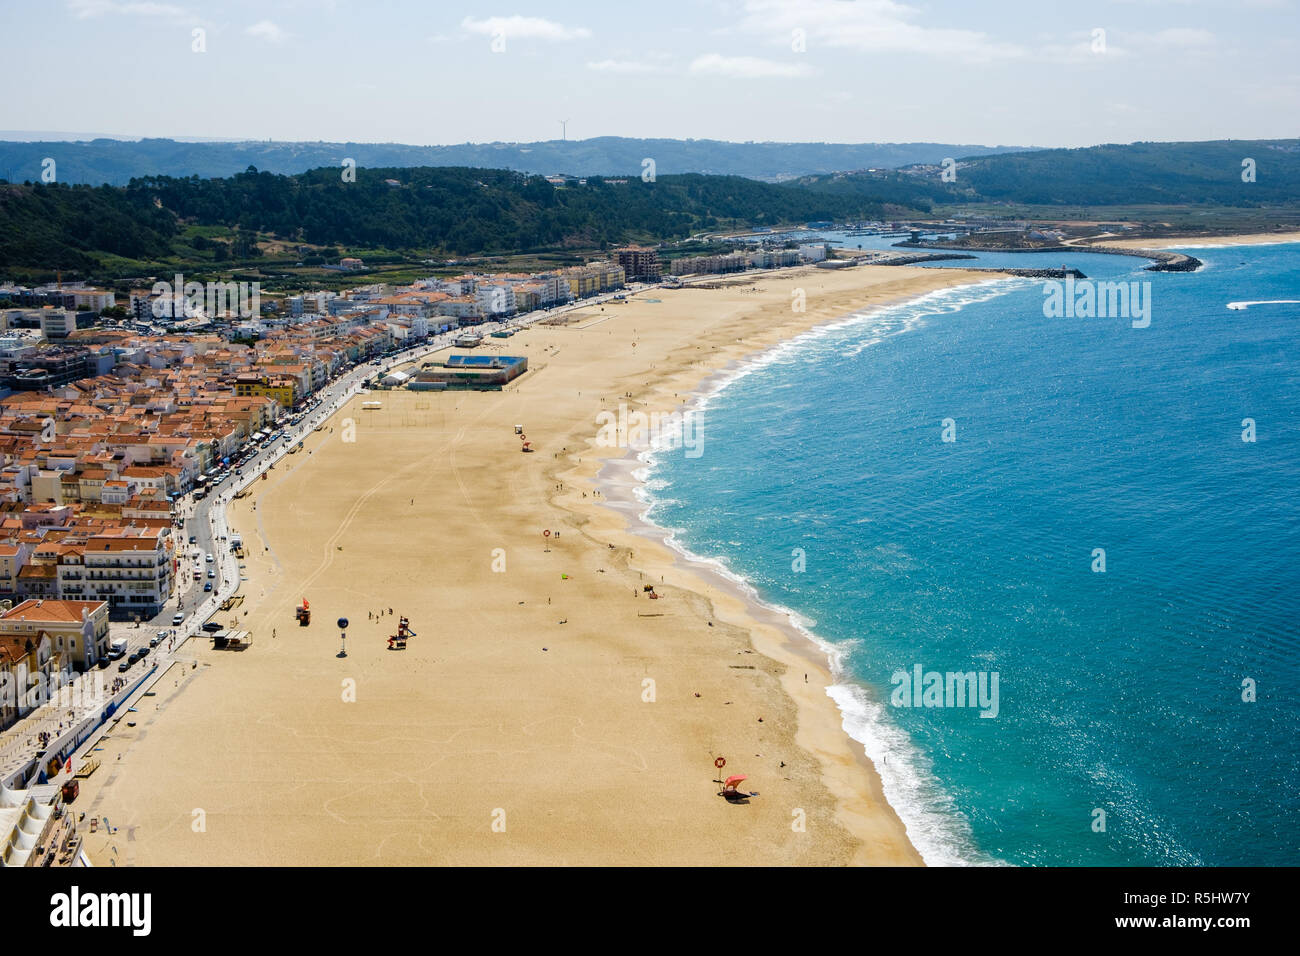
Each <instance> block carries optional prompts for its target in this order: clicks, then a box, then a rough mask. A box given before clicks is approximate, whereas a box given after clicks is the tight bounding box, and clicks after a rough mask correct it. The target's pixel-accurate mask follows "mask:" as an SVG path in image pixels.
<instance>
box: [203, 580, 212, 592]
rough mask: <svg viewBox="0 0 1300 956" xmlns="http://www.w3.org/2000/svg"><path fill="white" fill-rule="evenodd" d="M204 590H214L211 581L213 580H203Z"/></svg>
mask: <svg viewBox="0 0 1300 956" xmlns="http://www.w3.org/2000/svg"><path fill="white" fill-rule="evenodd" d="M203 590H204V591H205V592H206V591H211V590H212V582H211V581H204V582H203Z"/></svg>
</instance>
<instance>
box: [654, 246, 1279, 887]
mask: <svg viewBox="0 0 1300 956" xmlns="http://www.w3.org/2000/svg"><path fill="white" fill-rule="evenodd" d="M1194 254H1195V255H1197V256H1198V257H1200V258H1202V259H1203V260H1205V262H1206V268H1205V269H1203V270H1202V271H1200V272H1198V273H1195V274H1182V275H1180V274H1159V273H1147V272H1143V271H1141V270H1142V266H1144V265H1145V264H1146V263H1145V261H1144V260H1137V259H1130V258H1127V257H1111V256H1089V255H1086V254H1082V255H1078V256H1076V257H1073V258H1072V259H1071V260H1070V264H1075V265H1078V266H1079V268H1081V269H1082V270H1083V271H1084V272H1086V273H1087V274H1088V275H1089V276H1091V277H1096V278H1098V279H1123V280H1125V281H1129V280H1136V281H1139V282H1150V283H1151V286H1150V294H1151V301H1152V313H1151V323H1150V326H1149V327H1148V328H1133V327H1132V324H1131V321H1130V320H1129V319H1128V318H1045V317H1044V314H1043V307H1042V304H1043V298H1044V297H1043V285H1042V283H1041V282H1035V281H1032V280H1023V279H1012V280H1001V281H998V282H993V283H989V284H983V285H980V286H976V287H967V288H963V289H958V290H950V291H946V292H943V293H939V294H936V295H932V296H928V297H926V298H925V299H924V300H921V301H919V302H917V303H912V304H910V305H907V306H902V307H896V308H891V309H888V310H886V311H883V312H879V313H876V314H873V315H869V316H864V317H858V318H851V319H849V320H847V321H845V322H844V323H841V324H840V325H838V326H837V327H834V328H830V329H825V330H820V331H819V332H817V333H814V334H810V335H808V336H805V337H803V338H801V339H799V340H796V341H795V342H793V343H787V344H786V345H785V346H783V347H782V348H781V349H779V350H777V351H775V352H772V353H769V354H768V355H766V356H764V357H763V358H761V359H760V360H757V361H756V362H754V363H752V364H751V365H749V366H747V367H746V368H744V369H742V370H739V371H738V372H736V373H735V374H734V375H733V376H732V377H731V378H730V380H729V381H728V383H727V384H725V385H724V386H723V387H721V388H720V390H718V391H716V393H714V394H712V395H710V396H708V397H706V398H705V399H704V400H703V406H702V426H701V433H702V437H703V454H702V455H701V456H700V457H698V458H690V457H686V456H684V455H683V454H682V453H681V452H680V451H676V452H672V451H664V452H661V453H659V454H657V455H656V456H654V457H652V458H651V462H652V463H651V467H650V469H649V482H648V485H647V487H648V489H649V493H650V496H651V501H652V502H653V504H652V506H651V509H650V513H649V516H650V518H651V519H652V520H654V521H655V522H657V523H658V524H660V525H662V526H664V527H666V528H670V529H672V530H673V531H674V537H675V541H676V543H677V544H678V545H679V546H680V547H682V548H683V549H684V550H686V551H688V552H689V553H691V554H694V555H697V556H700V557H703V558H707V559H715V560H717V561H718V562H719V563H721V564H722V565H723V566H725V567H726V568H727V569H729V571H730V572H732V573H733V574H735V575H737V576H738V577H740V578H742V579H744V580H745V581H747V582H748V583H749V584H750V585H752V586H753V587H754V588H755V589H756V591H757V593H758V595H759V596H760V597H761V598H762V599H763V600H764V601H767V602H769V603H771V604H774V605H777V606H780V607H784V608H787V609H789V610H791V611H792V612H793V613H794V614H795V615H796V619H797V620H799V621H800V622H801V623H802V624H803V625H804V626H805V627H806V628H807V629H808V631H809V632H810V634H811V635H815V638H816V639H817V640H819V641H821V642H823V644H824V645H825V646H826V647H827V648H828V650H829V651H831V652H832V654H833V657H834V659H835V663H836V669H837V671H836V672H837V683H836V685H835V686H834V687H832V688H831V689H830V693H831V695H832V696H833V697H835V699H836V700H837V701H838V702H839V703H840V706H841V709H842V711H843V713H844V719H845V727H846V729H847V730H848V731H849V732H850V733H851V734H852V735H853V736H854V737H855V738H857V739H858V740H860V741H862V743H863V744H864V746H865V747H866V750H867V752H868V754H870V755H871V756H872V757H873V759H874V760H875V762H876V764H877V767H878V768H880V770H881V772H882V777H883V778H884V780H885V786H886V793H887V795H888V796H889V798H890V802H891V803H892V804H893V805H894V806H895V807H896V808H897V809H898V811H899V813H900V816H901V817H902V818H903V820H904V823H905V824H906V825H907V827H908V830H909V834H910V836H911V838H912V840H913V842H914V843H915V844H916V845H917V847H918V849H919V850H920V851H921V853H922V855H923V856H924V857H925V858H926V860H927V861H928V862H931V863H959V862H966V863H990V862H1002V863H1009V864H1018V865H1023V864H1058V865H1073V864H1094V865H1164V864H1210V865H1247V866H1249V865H1263V864H1296V863H1300V850H1298V847H1300V737H1298V735H1297V731H1298V730H1300V698H1298V696H1297V689H1300V638H1298V637H1297V625H1298V624H1300V588H1298V585H1300V493H1298V492H1300V488H1298V487H1297V486H1298V485H1300V414H1298V413H1300V354H1298V352H1300V350H1298V348H1297V335H1298V333H1300V306H1295V305H1262V306H1255V307H1252V308H1250V309H1248V310H1246V311H1230V310H1227V309H1226V308H1225V306H1226V304H1227V303H1228V302H1230V301H1240V300H1261V299H1275V298H1276V299H1295V298H1300V294H1297V293H1300V245H1295V244H1293V245H1287V246H1257V247H1246V248H1237V249H1226V250H1198V251H1196V252H1195V253H1194ZM1024 258H1026V259H1028V260H1030V264H1031V265H1033V264H1038V263H1040V262H1042V260H1041V257H1038V256H1028V257H1024ZM1076 260H1077V261H1076ZM1053 264H1055V263H1053ZM1247 418H1250V419H1254V420H1255V423H1256V426H1255V427H1256V441H1254V442H1245V441H1243V440H1242V433H1243V425H1242V422H1243V419H1247ZM945 419H951V420H952V424H953V427H954V428H955V438H956V440H955V441H951V442H945V441H943V440H942V439H943V422H944V420H945ZM1094 549H1104V551H1105V570H1104V571H1101V570H1094V568H1095V567H1097V560H1096V557H1095V550H1094ZM800 552H802V569H798V566H799V565H800V563H801V562H800ZM918 664H919V665H921V667H922V669H923V670H924V671H939V672H948V671H954V672H969V671H974V672H977V673H979V672H983V673H985V674H986V675H991V674H993V673H996V674H997V675H998V681H999V683H998V711H997V716H996V717H992V718H983V717H981V716H980V711H979V710H978V709H976V708H972V707H955V706H948V707H910V708H905V707H901V706H895V705H894V704H893V703H891V694H892V692H893V691H894V689H895V683H896V682H895V675H896V674H897V673H898V672H900V671H903V672H907V673H911V672H912V670H913V668H914V667H915V666H916V665H918ZM1246 679H1250V680H1253V681H1255V682H1256V686H1257V691H1256V693H1257V700H1256V701H1254V702H1245V701H1243V699H1242V697H1243V680H1246ZM1098 811H1104V814H1105V829H1104V832H1101V831H1099V830H1098V829H1097V821H1098V820H1099V819H1100V818H1099V815H1098Z"/></svg>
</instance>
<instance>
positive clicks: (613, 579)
mask: <svg viewBox="0 0 1300 956" xmlns="http://www.w3.org/2000/svg"><path fill="white" fill-rule="evenodd" d="M988 280H989V277H988V275H987V274H978V273H971V272H964V271H960V270H955V269H943V270H937V269H922V268H899V267H894V268H890V267H858V268H854V269H847V270H840V271H833V270H820V269H811V268H805V269H794V270H783V271H780V272H772V273H765V274H760V275H757V276H744V277H735V278H732V279H730V280H725V281H721V282H719V283H716V284H715V285H716V286H718V287H715V288H686V289H681V290H655V291H652V292H648V293H642V294H639V295H637V296H634V297H632V298H631V299H630V300H629V301H628V302H627V303H626V304H608V305H605V306H604V307H603V308H602V307H601V306H593V307H590V308H586V309H583V310H581V311H580V312H578V313H575V314H574V320H573V321H572V322H571V323H570V324H568V325H565V326H562V327H560V326H553V327H547V326H540V325H539V326H534V327H532V328H531V329H529V330H527V331H523V332H521V333H519V334H518V335H516V336H515V337H514V338H512V339H508V340H497V339H489V340H488V343H489V344H488V345H485V346H484V350H495V351H499V352H503V353H506V354H521V355H526V356H527V357H528V360H529V363H530V367H529V370H528V372H527V373H525V374H524V375H523V376H522V377H521V378H519V379H518V380H516V381H515V382H514V383H512V384H511V385H509V386H508V387H507V388H506V389H504V390H503V391H500V392H486V393H469V392H443V393H417V392H405V391H392V392H382V393H377V394H373V395H369V396H366V398H369V399H378V400H380V401H382V403H383V407H382V408H381V409H378V410H362V409H361V399H359V398H358V399H354V400H353V401H352V402H351V403H349V404H348V405H347V406H346V407H345V408H344V409H342V410H340V412H339V413H337V414H336V415H335V416H334V417H333V418H332V419H331V420H330V422H329V424H328V425H327V426H326V427H325V428H324V429H323V430H321V431H318V432H316V433H313V434H312V435H311V436H310V437H309V438H308V439H307V441H306V444H305V448H304V449H303V451H302V453H299V454H296V455H291V456H287V457H286V458H285V459H284V460H283V461H282V463H281V464H279V465H278V466H277V467H276V468H275V469H274V470H272V471H271V472H270V473H269V476H268V478H267V480H265V481H258V482H256V484H255V485H254V486H253V487H252V489H251V492H250V494H249V495H248V496H246V497H244V498H242V499H240V500H237V501H235V502H234V503H233V505H232V506H231V507H230V510H229V515H230V524H231V527H232V528H233V529H236V530H238V531H239V532H241V534H242V535H243V537H244V540H245V542H246V545H247V548H248V559H247V562H246V568H245V570H244V575H245V577H246V580H245V581H244V582H243V584H242V587H241V590H240V593H241V594H242V595H243V597H244V600H243V603H242V604H241V605H240V606H239V607H238V608H236V609H235V610H234V611H233V612H228V613H223V614H220V615H218V620H222V621H223V622H233V621H237V623H238V625H239V626H240V627H241V628H247V629H248V630H250V631H251V632H252V633H253V635H254V643H253V645H252V647H251V648H249V649H247V650H245V651H242V652H230V651H214V650H212V649H211V648H209V647H207V646H206V644H205V643H204V642H195V641H192V642H191V643H190V644H189V645H187V646H186V648H185V649H184V652H183V653H182V657H185V658H186V659H187V660H186V661H184V662H182V663H180V664H177V665H174V666H173V668H172V671H171V672H169V673H168V674H166V675H165V676H164V677H163V679H162V680H161V681H159V683H158V685H157V687H156V691H157V694H156V696H154V697H150V698H146V699H144V700H143V701H141V702H140V703H139V705H138V712H137V713H136V714H135V715H133V716H134V719H135V722H136V724H137V726H136V727H134V728H128V727H126V726H125V723H120V724H119V725H118V727H117V729H116V730H115V731H114V732H113V733H112V735H111V736H110V737H109V738H108V739H107V740H106V741H105V742H104V748H105V749H104V751H103V752H102V753H101V759H102V760H103V761H104V765H105V766H104V771H101V772H100V773H99V774H96V776H95V778H92V779H91V780H89V781H88V782H87V786H85V787H83V791H82V794H83V795H82V798H81V799H82V800H83V801H84V806H85V807H87V808H90V809H92V810H93V813H94V814H95V815H97V816H100V817H108V818H109V821H110V823H111V824H112V826H113V827H114V828H115V832H112V833H105V832H104V831H103V830H101V832H99V833H97V834H93V835H92V834H87V851H88V853H89V854H90V857H91V859H92V861H93V862H94V863H95V864H96V865H98V866H104V865H118V866H121V865H132V864H134V865H151V864H154V865H206V864H219V865H265V864H303V865H347V864H362V865H367V864H381V865H418V864H434V865H441V864H453V865H454V864H486V865H511V864H524V865H528V864H554V865H569V864H578V865H636V864H683V865H710V864H712V865H735V864H796V865H828V864H829V865H834V864H918V863H920V862H921V861H920V858H919V856H918V855H917V853H916V852H915V850H914V849H913V847H912V846H911V844H910V843H909V842H908V839H907V836H906V833H905V830H904V828H903V826H902V824H901V823H900V821H899V819H898V817H897V816H896V815H895V814H894V812H893V811H892V810H891V808H890V807H889V806H888V804H887V803H886V802H885V800H884V798H883V796H882V794H881V791H880V782H879V778H878V777H877V776H876V774H875V772H874V770H873V768H872V767H871V764H870V763H869V761H867V759H866V758H865V756H864V755H863V752H862V748H861V746H860V745H859V744H857V743H855V742H854V741H852V740H851V739H850V738H849V737H848V736H847V735H846V734H845V733H844V732H843V731H842V729H841V727H840V715H839V712H838V710H837V709H836V707H835V705H834V703H833V702H832V701H831V700H830V699H829V698H828V697H827V696H826V694H825V688H826V686H827V685H828V684H829V683H830V680H831V678H830V675H829V674H828V672H827V668H826V664H825V660H824V658H823V657H822V656H821V654H820V652H819V651H817V649H816V648H815V647H813V646H812V645H811V644H810V643H809V642H807V641H804V640H802V639H799V638H798V637H797V635H794V636H792V635H793V632H792V631H791V630H790V628H789V627H788V626H786V625H785V623H784V622H782V621H779V620H775V619H774V616H773V615H772V614H771V613H770V612H768V611H765V610H764V609H763V608H761V607H759V606H757V605H756V604H754V603H752V602H749V601H747V600H745V599H744V597H743V596H742V595H740V594H739V593H738V592H736V591H735V590H734V589H731V588H727V587H725V586H722V585H721V584H720V583H719V582H717V581H715V580H711V579H710V578H709V577H708V576H706V575H702V574H701V573H699V570H698V569H697V568H693V567H691V566H689V565H688V564H687V563H686V562H684V561H683V560H681V558H680V556H679V555H677V554H676V553H675V552H673V551H672V550H671V549H669V548H667V547H666V546H664V545H663V544H662V543H661V542H659V541H656V540H654V539H653V538H651V537H648V536H647V535H646V534H644V533H637V532H636V529H635V528H633V527H631V525H632V524H633V523H634V522H630V521H629V517H630V516H631V515H630V511H629V508H628V507H627V506H626V505H622V506H619V505H617V504H614V505H611V504H609V503H607V502H606V496H605V495H602V494H600V492H599V489H600V487H602V484H601V481H600V480H599V479H598V474H599V472H600V471H601V468H602V466H603V465H604V464H605V463H606V462H608V461H609V460H610V459H621V458H624V457H625V456H626V455H627V450H626V449H623V448H607V447H598V446H597V444H596V438H597V434H598V431H599V424H598V418H597V416H598V415H599V414H600V413H601V412H602V411H610V412H615V413H616V412H617V410H618V405H619V403H620V402H623V403H626V404H627V406H628V408H629V409H633V410H642V411H646V412H653V411H659V412H670V411H672V410H674V409H677V408H680V407H681V406H682V403H684V402H686V401H687V400H688V399H689V397H690V396H691V394H692V392H693V391H694V390H695V389H697V388H699V387H700V385H701V383H703V382H705V381H706V380H707V379H708V378H709V377H710V376H711V375H714V374H716V373H718V372H719V371H720V370H723V369H726V368H727V367H729V366H731V365H733V364H734V363H735V362H738V361H741V360H743V359H745V358H746V357H749V356H753V355H755V354H758V353H760V352H762V351H763V350H764V349H766V348H768V347H770V346H772V345H775V344H777V343H779V342H781V341H783V340H786V339H789V338H790V337H791V336H793V335H796V334H798V333H800V332H803V331H806V330H808V329H810V328H813V327H815V326H817V325H821V324H825V323H828V322H832V321H835V320H839V319H842V318H844V317H846V316H848V315H850V314H853V313H855V312H858V311H862V310H866V309H870V308H874V307H878V306H880V305H883V304H886V303H891V302H896V301H900V300H904V299H908V298H912V297H915V296H917V295H920V294H923V293H926V292H929V291H933V290H936V289H940V288H945V287H951V286H955V285H961V284H968V283H972V282H979V281H988ZM797 290H802V292H803V294H804V295H805V296H806V301H807V308H806V311H802V312H799V311H794V310H793V309H792V301H794V299H795V296H796V292H797ZM516 424H520V425H523V429H524V432H525V434H526V437H527V440H528V441H529V442H531V443H532V446H533V447H534V448H535V449H536V451H535V452H534V453H533V454H522V453H521V452H520V444H521V439H520V437H519V436H517V435H516V434H515V429H514V426H515V425H516ZM705 454H707V450H705ZM605 487H606V488H607V489H608V487H609V486H608V485H605ZM547 530H549V531H550V532H551V535H550V536H549V537H544V536H543V531H547ZM646 585H652V586H653V587H654V589H655V592H656V593H657V594H658V595H660V597H659V599H654V600H652V599H651V598H650V597H649V596H648V594H647V592H646V591H645V590H644V589H645V587H646ZM304 597H305V598H306V599H307V600H308V601H309V602H310V604H311V608H312V612H313V620H312V623H311V625H310V626H309V627H298V626H296V624H295V621H294V613H293V609H294V607H295V606H296V605H297V604H298V603H299V602H300V601H301V600H302V599H303V598H304ZM390 608H391V609H392V611H393V612H394V613H393V614H391V615H390V614H389V613H388V610H389V609H390ZM379 612H382V616H379V617H376V616H375V615H376V614H377V613H379ZM401 615H405V616H407V617H408V618H409V619H410V622H411V627H412V629H413V630H414V631H415V632H416V636H415V637H414V638H413V639H412V640H411V642H410V645H409V647H408V649H407V650H405V651H390V650H388V649H387V647H386V642H385V638H386V637H387V636H388V635H389V634H391V633H393V632H394V631H395V630H396V628H397V619H398V616H401ZM339 617H347V618H348V619H349V621H350V626H349V628H348V631H347V642H346V644H347V656H346V657H344V658H340V657H337V656H336V655H337V654H338V652H339V648H340V635H339V631H338V629H337V627H336V626H335V623H334V622H335V620H336V619H337V618H339ZM805 675H806V678H805ZM718 756H722V757H725V759H726V761H727V763H726V769H725V771H723V773H724V775H726V774H730V773H733V772H734V773H743V774H747V775H748V780H747V781H746V783H745V785H744V786H745V787H746V788H747V789H750V790H754V791H757V792H758V795H757V796H755V797H753V798H752V799H751V800H750V801H749V802H748V803H747V804H740V805H733V804H730V803H728V802H727V801H724V800H723V799H721V798H720V797H719V796H718V795H717V792H718V790H719V784H718V783H717V782H716V781H717V778H718V771H717V770H716V769H715V766H714V759H715V757H718Z"/></svg>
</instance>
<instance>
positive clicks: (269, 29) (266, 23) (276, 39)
mask: <svg viewBox="0 0 1300 956" xmlns="http://www.w3.org/2000/svg"><path fill="white" fill-rule="evenodd" d="M244 32H245V33H247V34H248V35H249V36H250V37H257V38H258V39H259V40H265V41H266V42H267V43H281V42H283V41H284V39H285V38H286V37H287V36H288V35H289V34H287V33H285V32H284V31H283V30H281V29H280V28H279V27H278V26H276V25H275V24H274V23H272V22H271V21H270V20H258V21H257V22H256V23H254V24H253V25H252V26H251V27H247V28H246V29H245V30H244Z"/></svg>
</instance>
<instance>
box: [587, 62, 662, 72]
mask: <svg viewBox="0 0 1300 956" xmlns="http://www.w3.org/2000/svg"><path fill="white" fill-rule="evenodd" d="M587 69H589V70H595V71H596V72H597V73H662V72H663V71H664V68H663V67H662V66H659V65H658V64H655V63H643V62H641V61H639V60H597V61H595V62H589V63H588V64H587Z"/></svg>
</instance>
